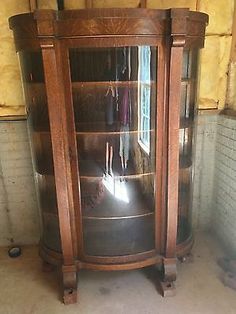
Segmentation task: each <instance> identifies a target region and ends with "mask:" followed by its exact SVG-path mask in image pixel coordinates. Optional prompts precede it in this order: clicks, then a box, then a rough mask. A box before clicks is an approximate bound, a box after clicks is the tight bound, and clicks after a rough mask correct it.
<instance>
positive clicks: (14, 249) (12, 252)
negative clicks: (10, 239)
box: [8, 246, 21, 257]
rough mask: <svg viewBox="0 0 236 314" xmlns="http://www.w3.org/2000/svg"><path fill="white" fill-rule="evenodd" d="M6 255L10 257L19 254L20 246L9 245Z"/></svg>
mask: <svg viewBox="0 0 236 314" xmlns="http://www.w3.org/2000/svg"><path fill="white" fill-rule="evenodd" d="M8 255H9V256H10V257H18V256H20V255H21V248H20V247H18V246H15V247H11V248H10V249H9V250H8Z"/></svg>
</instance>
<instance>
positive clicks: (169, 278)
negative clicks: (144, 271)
mask: <svg viewBox="0 0 236 314" xmlns="http://www.w3.org/2000/svg"><path fill="white" fill-rule="evenodd" d="M176 275H177V268H176V259H175V258H165V259H164V260H163V273H162V279H161V280H160V288H161V294H162V296H163V297H169V296H174V295H175V294H176V290H175V285H174V281H175V280H176Z"/></svg>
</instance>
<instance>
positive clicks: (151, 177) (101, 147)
mask: <svg viewBox="0 0 236 314" xmlns="http://www.w3.org/2000/svg"><path fill="white" fill-rule="evenodd" d="M69 61H70V75H71V82H72V93H73V107H74V119H75V128H76V139H77V149H78V168H79V175H80V178H79V182H80V183H79V184H80V191H81V206H82V219H83V222H82V229H83V230H82V232H83V241H84V242H83V247H84V254H86V255H90V256H122V255H132V254H137V253H142V252H146V251H150V250H153V249H155V176H156V169H155V165H156V151H155V147H156V144H155V142H156V139H155V134H156V99H157V95H156V93H157V91H156V84H157V73H156V69H157V48H156V47H152V46H132V47H128V46H124V47H116V48H114V47H105V48H104V47H102V48H101V47H100V48H84V47H81V48H71V49H69Z"/></svg>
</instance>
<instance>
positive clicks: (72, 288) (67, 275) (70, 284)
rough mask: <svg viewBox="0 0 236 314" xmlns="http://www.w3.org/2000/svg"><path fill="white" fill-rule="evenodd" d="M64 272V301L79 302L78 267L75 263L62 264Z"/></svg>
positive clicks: (66, 302)
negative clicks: (69, 264) (70, 264)
mask: <svg viewBox="0 0 236 314" xmlns="http://www.w3.org/2000/svg"><path fill="white" fill-rule="evenodd" d="M62 274H63V288H64V295H63V301H64V303H65V304H73V303H76V302H77V269H76V266H75V265H72V266H62Z"/></svg>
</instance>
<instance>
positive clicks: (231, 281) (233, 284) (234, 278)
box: [223, 273, 236, 290]
mask: <svg viewBox="0 0 236 314" xmlns="http://www.w3.org/2000/svg"><path fill="white" fill-rule="evenodd" d="M223 283H224V285H225V286H227V287H229V288H231V289H234V290H236V275H234V274H232V273H226V274H225V276H224V278H223Z"/></svg>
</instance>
